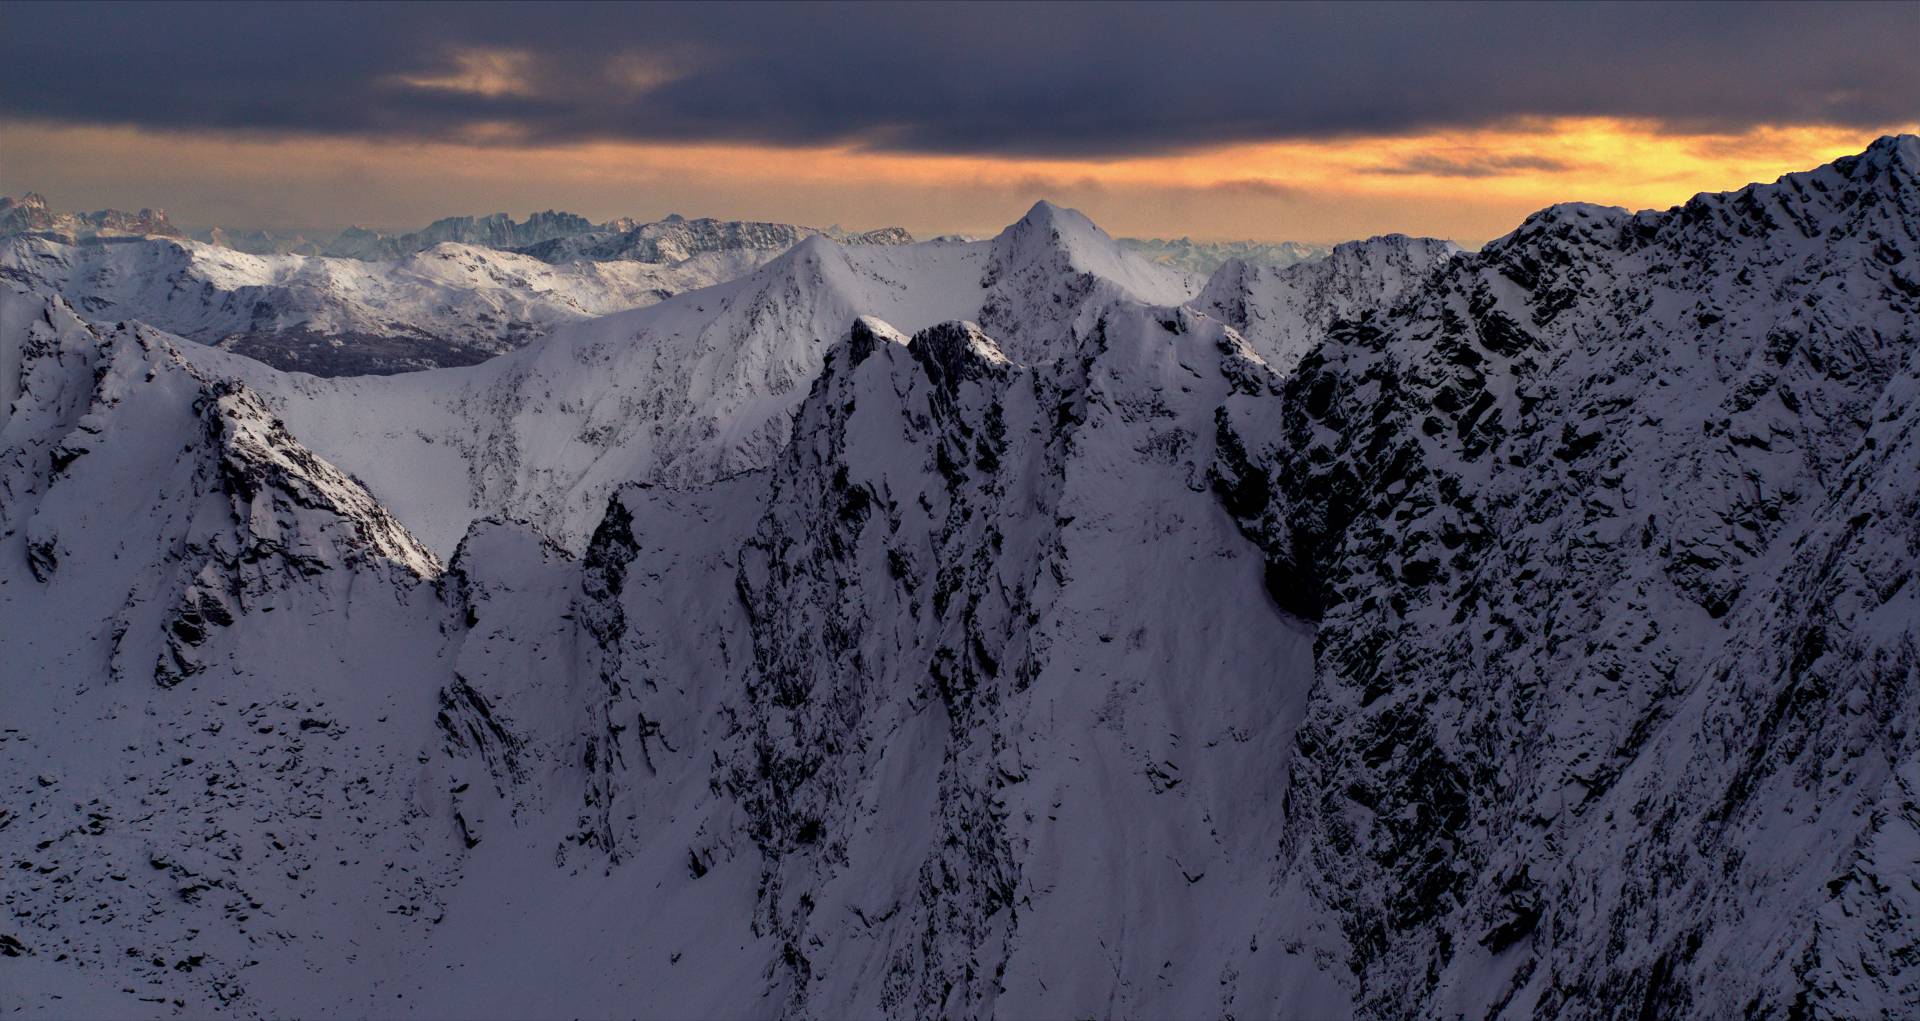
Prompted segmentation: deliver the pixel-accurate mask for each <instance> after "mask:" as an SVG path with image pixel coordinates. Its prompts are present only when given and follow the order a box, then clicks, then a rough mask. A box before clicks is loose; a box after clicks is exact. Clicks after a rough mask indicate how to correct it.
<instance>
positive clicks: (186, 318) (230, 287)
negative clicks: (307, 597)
mask: <svg viewBox="0 0 1920 1021" xmlns="http://www.w3.org/2000/svg"><path fill="white" fill-rule="evenodd" d="M761 261H764V256H760V255H758V254H757V253H750V252H732V253H711V254H706V255H702V256H700V257H698V258H695V259H690V260H687V261H684V262H680V263H677V264H674V265H671V266H649V265H641V264H638V263H609V264H581V265H568V266H550V265H547V264H546V263H543V262H540V261H538V260H535V259H530V258H527V257H526V256H520V255H513V254H511V253H506V252H496V251H491V250H489V249H484V248H475V247H471V246H466V245H455V244H445V245H441V246H438V247H435V248H432V249H429V250H427V251H424V252H420V253H418V254H415V255H410V256H407V257H405V258H403V259H399V260H398V261H394V262H362V261H359V260H353V259H331V258H313V257H307V256H298V255H279V256H256V255H246V254H243V253H240V252H235V251H231V250H228V249H223V248H218V247H215V246H212V245H204V244H201V243H199V242H195V241H185V240H173V239H162V238H118V239H111V240H105V241H98V242H94V243H89V244H82V245H67V244H62V243H60V242H57V241H52V240H48V239H46V238H41V237H33V236H21V237H14V238H9V239H7V240H5V241H0V277H4V278H6V279H7V280H10V281H12V282H14V283H15V284H16V285H18V286H20V287H23V288H25V289H26V290H27V291H29V292H31V293H33V294H36V295H41V296H52V295H59V296H61V297H62V298H65V299H66V301H67V302H68V304H70V305H71V306H73V308H74V309H75V310H76V311H78V312H79V313H80V314H81V315H82V316H84V317H86V318H87V319H89V320H90V321H93V322H96V323H105V324H111V323H116V322H120V321H127V320H135V319H137V320H140V321H142V322H146V323H148V324H150V325H153V326H157V327H159V328H161V329H164V330H166V331H168V332H170V333H174V334H177V335H179V336H182V337H186V338H188V339H191V340H196V341H200V342H201V343H205V344H217V345H219V346H222V347H225V348H228V349H230V350H234V351H238V352H240V353H242V354H245V355H248V356H250V357H253V358H257V359H259V360H261V361H264V362H266V363H268V364H270V365H274V366H276V367H279V368H283V369H290V370H296V369H297V370H300V371H305V372H312V373H316V374H319V375H352V374H359V373H366V372H398V371H407V370H411V369H420V368H431V367H433V366H436V365H463V364H471V363H473V362H477V361H481V360H483V359H486V358H489V357H492V356H493V355H496V354H499V353H500V352H503V351H508V350H511V349H513V348H517V347H521V346H524V345H525V344H526V343H528V342H529V341H531V340H533V339H535V338H537V337H540V336H542V335H544V334H545V333H547V332H549V331H551V330H552V329H553V328H554V327H556V326H558V325H560V324H563V323H568V322H575V321H579V320H584V319H589V318H593V317H595V316H601V315H606V314H608V313H610V312H617V311H621V310H623V309H629V308H635V307H639V306H642V305H649V304H652V303H653V302H656V301H658V300H660V299H661V298H663V297H666V296H667V295H669V294H673V293H677V292H679V291H684V290H689V289H693V288H699V287H705V286H708V285H711V284H713V283H717V282H719V281H722V280H727V279H731V278H733V277H735V276H738V275H739V274H741V273H744V272H747V271H748V270H750V269H752V268H753V267H754V266H756V265H758V264H759V263H760V262H761Z"/></svg>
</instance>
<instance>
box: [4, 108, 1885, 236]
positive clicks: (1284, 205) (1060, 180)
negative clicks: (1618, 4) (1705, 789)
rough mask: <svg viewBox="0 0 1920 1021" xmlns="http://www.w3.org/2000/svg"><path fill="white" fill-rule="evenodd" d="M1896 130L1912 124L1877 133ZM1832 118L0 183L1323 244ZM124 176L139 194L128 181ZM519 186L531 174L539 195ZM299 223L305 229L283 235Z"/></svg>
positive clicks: (1689, 166)
mask: <svg viewBox="0 0 1920 1021" xmlns="http://www.w3.org/2000/svg"><path fill="white" fill-rule="evenodd" d="M1889 128H1890V129H1893V130H1903V131H1911V130H1914V126H1913V125H1911V124H1908V125H1889ZM1875 134H1876V132H1875V131H1871V130H1861V129H1858V128H1846V127H1830V126H1805V125H1802V126H1791V127H1762V128H1755V129H1751V130H1747V131H1742V132H1738V133H1726V134H1687V133H1680V132H1676V131H1672V130H1663V129H1662V127H1661V126H1660V125H1657V124H1653V123H1649V122H1641V121H1632V120H1624V119H1617V118H1557V119H1547V118H1532V119H1526V120H1520V121H1515V122H1512V123H1507V124H1503V125H1500V126H1497V127H1490V128H1484V129H1475V130H1455V131H1434V132H1427V133H1421V134H1411V135H1393V136H1349V137H1340V138H1333V139H1324V140H1294V141H1274V142H1260V143H1245V144H1235V145H1227V146H1219V147H1211V148H1205V149H1197V150H1193V151H1187V152H1180V153H1172V154H1156V155H1145V156H1134V157H1120V158H1108V159H1070V158H1057V157H1056V158H1022V157H1014V156H987V155H943V154H913V153H898V152H884V151H877V150H873V149H870V148H864V147H862V146H859V145H835V146H814V147H776V146H770V145H764V144H758V145H756V144H742V143H719V142H699V143H691V142H690V143H632V142H599V143H582V144H573V145H565V146H554V147H528V146H513V145H506V146H493V145H484V144H481V142H482V141H483V140H478V139H476V140H474V141H473V142H472V143H469V144H461V143H455V142H405V143H402V142H393V141H387V140H379V141H375V140H369V139H363V138H355V137H334V138H328V137H312V136H300V137H271V136H265V135H260V134H251V135H249V134H218V133H211V132H166V131H154V130H146V129H136V128H124V127H92V126H87V127H82V126H60V125H46V124H39V123H32V122H12V123H5V124H0V138H4V140H5V144H6V148H7V150H8V152H7V158H6V159H5V160H4V162H0V191H7V190H14V191H17V190H23V189H26V188H36V189H38V190H41V191H43V192H46V193H47V194H48V195H49V196H50V197H51V198H52V199H53V200H54V201H56V202H57V203H62V202H63V203H66V204H69V205H74V206H97V205H114V204H119V205H126V206H133V207H138V206H140V205H144V204H158V203H160V202H165V203H167V204H168V205H169V208H170V211H171V212H172V213H173V215H174V216H175V218H176V219H178V220H180V221H182V222H185V223H189V224H205V223H246V224H259V225H262V226H311V225H314V224H323V225H324V224H340V225H345V224H349V223H352V224H359V225H362V226H378V227H389V226H411V225H417V224H418V223H423V222H426V221H427V220H430V219H433V218H435V217H438V216H444V215H452V214H455V213H459V212H466V211H472V210H476V209H483V210H493V209H502V210H507V211H511V212H514V213H517V214H524V213H526V212H529V211H531V210H533V209H535V208H547V207H549V206H555V207H559V208H569V209H575V210H577V211H579V212H582V213H583V214H585V215H588V216H592V217H611V216H618V215H633V216H659V215H664V214H666V213H668V212H673V211H680V212H685V213H688V214H690V215H712V216H725V217H739V218H747V219H788V220H797V221H801V222H817V223H822V224H825V223H829V222H845V223H846V224H847V225H848V226H877V225H881V224H899V225H902V226H905V227H907V228H908V229H910V230H912V231H914V232H915V233H916V234H922V235H929V236H930V235H934V234H940V233H947V232H964V233H987V232H991V231H994V230H997V229H998V228H999V227H1001V226H1003V225H1004V224H1005V223H1006V222H1007V221H1009V220H1011V219H1012V218H1014V217H1016V216H1018V215H1019V213H1020V211H1021V210H1023V209H1025V208H1026V206H1027V205H1029V204H1031V203H1032V202H1033V201H1034V200H1035V199H1038V198H1049V199H1053V200H1055V201H1058V202H1062V203H1065V204H1069V205H1073V206H1077V207H1079V208H1082V209H1084V210H1086V211H1087V212H1088V214H1089V215H1091V216H1093V217H1094V219H1095V220H1096V222H1099V223H1100V224H1102V225H1103V226H1104V227H1106V229H1108V230H1109V231H1110V232H1112V233H1115V234H1123V235H1135V236H1178V235H1191V236H1194V237H1198V238H1218V239H1228V238H1232V239H1238V238H1253V239H1294V240H1307V241H1338V240H1343V239H1347V238H1353V237H1364V236H1368V235H1371V234H1376V233H1382V232H1388V231H1399V232H1403V233H1415V234H1430V235H1435V236H1443V237H1451V238H1454V239H1456V240H1459V241H1461V242H1462V243H1465V244H1479V243H1481V242H1484V241H1486V240H1488V239H1490V238H1493V237H1497V236H1499V235H1500V234H1503V233H1505V232H1506V231H1507V230H1510V229H1511V228H1512V227H1513V226H1514V225H1516V224H1517V223H1518V222H1519V220H1520V219H1521V218H1523V217H1524V216H1525V215H1526V214H1527V213H1529V212H1531V211H1533V210H1535V209H1537V208H1540V207H1542V206H1544V205H1547V204H1550V203H1553V202H1558V201H1568V200H1578V201H1589V202H1597V203H1602V204H1606V205H1620V206H1626V207H1629V208H1634V209H1640V208H1661V207H1666V206H1669V205H1673V204H1676V203H1680V202H1684V201H1685V200H1686V199H1687V198H1689V197H1690V196H1692V195H1693V194H1695V193H1697V192H1701V191H1718V190H1726V189H1730V188H1737V187H1739V186H1741V185H1743V184H1746V183H1748V182H1752V181H1770V180H1773V179H1774V178H1775V177H1778V176H1779V175H1780V174H1782V173H1786V172H1788V171H1790V170H1794V169H1797V168H1805V167H1809V166H1815V165H1818V164H1820V163H1823V162H1826V161H1828V160H1831V159H1833V158H1835V157H1838V156H1842V155H1845V154H1847V153H1850V152H1857V151H1859V150H1860V149H1861V148H1862V147H1864V146H1865V145H1866V143H1868V142H1870V141H1872V139H1873V137H1874V136H1875ZM129 165H137V166H138V167H139V168H140V181H139V183H138V184H137V185H136V184H134V183H132V182H130V181H128V180H127V177H126V171H125V168H126V167H128V166H129ZM534 182H538V183H537V184H535V183H534ZM289 210H298V211H299V213H300V214H301V215H304V216H305V217H306V218H307V220H308V222H290V221H289V218H290V217H291V216H292V214H290V213H289V212H288V211H289Z"/></svg>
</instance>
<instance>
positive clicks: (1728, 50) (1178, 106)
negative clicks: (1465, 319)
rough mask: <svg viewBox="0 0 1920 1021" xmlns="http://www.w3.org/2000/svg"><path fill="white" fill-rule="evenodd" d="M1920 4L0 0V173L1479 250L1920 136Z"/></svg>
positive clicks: (385, 219)
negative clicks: (1562, 217) (1554, 226)
mask: <svg viewBox="0 0 1920 1021" xmlns="http://www.w3.org/2000/svg"><path fill="white" fill-rule="evenodd" d="M1916 51H1920V2H1895V3H1872V4H1843V3H1821V4H1784V3H1783V4H1746V5H1721V4H1704V5H1695V4H1664V5H1652V4H1628V5H1616V4H1552V5H1549V4H1486V5H1482V4H1457V5H1442V4H1339V5H1320V4H1285V5H1279V4H1268V5H1241V4H1199V3H1183V4H1164V5H1156V4H1128V5H1079V4H1068V3H1050V4H1040V5H1000V4H952V5H947V4H901V5H881V4H856V5H803V4H790V5H754V6H728V5H721V4H701V5H688V6H679V5H648V6H626V5H612V4H589V5H570V4H537V5H535V4H527V5H510V4H482V5H466V4H454V3H440V4H420V5H386V4H318V5H307V4H283V3H273V4H247V3H210V4H200V3H190V4H169V3H141V4H131V5H125V4H92V3H77V2H68V3H57V4H56V3H19V2H12V0H7V2H0V193H6V194H15V195H17V194H19V193H21V192H24V191H29V190H32V191H38V192H40V193H42V194H44V195H46V196H47V197H48V199H49V200H50V201H51V202H52V203H53V204H54V205H55V206H56V207H60V208H86V209H93V208H100V207H106V206H115V207H121V208H138V207H140V206H155V207H162V208H165V209H167V210H168V211H169V212H170V213H171V214H172V215H173V218H174V219H175V221H176V222H179V223H181V224H183V225H186V226H189V227H204V226H211V225H216V224H218V225H222V226H229V227H281V228H304V229H309V230H333V229H338V228H340V227H344V226H346V225H348V224H358V225H361V226H368V227H381V228H411V227H418V226H421V225H423V224H425V223H426V222H428V221H430V220H432V219H435V218H437V217H440V216H448V215H458V214H469V213H486V212H492V211H495V210H500V211H506V212H509V213H513V214H514V215H516V216H524V215H526V214H527V213H529V212H532V211H534V210H539V209H547V208H559V209H566V210H570V211H573V212H578V213H581V214H584V215H587V216H589V217H592V218H594V219H606V218H611V217H614V216H634V217H638V218H643V219H653V218H657V217H660V216H664V215H666V214H667V213H670V212H678V213H682V214H684V215H689V216H717V217H723V218H737V219H766V220H778V221H784V222H794V223H803V224H811V225H819V226H824V225H827V224H832V223H838V224H841V225H844V226H846V227H850V228H870V227H878V226H887V225H900V226H905V227H907V228H908V229H910V230H912V231H914V232H915V233H916V234H920V235H934V234H940V233H947V232H959V233H974V234H984V233H991V232H993V231H995V230H997V229H998V228H999V227H1001V226H1003V225H1004V224H1006V223H1007V222H1010V221H1011V220H1013V219H1015V218H1017V217H1018V216H1019V215H1020V214H1021V213H1022V212H1023V211H1024V210H1025V209H1026V208H1027V207H1028V206H1029V205H1031V204H1032V203H1033V201H1035V200H1036V199H1040V198H1047V199H1051V200H1053V201H1055V202H1058V203H1061V204H1064V205H1070V206H1074V207H1077V208H1080V209H1083V210H1085V211H1086V212H1087V213H1088V214H1089V215H1090V216H1092V217H1093V218H1094V220H1095V221H1096V222H1098V223H1100V224H1101V225H1102V226H1103V227H1105V228H1106V229H1108V230H1109V231H1110V232H1112V233H1115V234H1122V235H1134V236H1160V237H1176V236H1183V235H1186V236H1193V237H1196V238H1203V239H1242V238H1245V239H1256V240H1283V239H1291V240H1303V241H1336V240H1342V239H1346V238H1352V237H1364V236H1368V235H1371V234H1377V233H1383V232H1387V231H1402V232H1405V233H1413V234H1431V235H1437V236H1443V237H1452V238H1455V239H1456V240H1460V241H1462V242H1463V243H1468V244H1478V243H1481V242H1484V241H1485V240H1487V239H1489V238H1492V237H1496V236H1498V235H1500V234H1503V233H1505V232H1507V231H1508V230H1510V229H1512V228H1513V227H1514V226H1515V225H1516V224H1517V223H1518V222H1519V221H1520V220H1521V219H1522V218H1523V217H1524V216H1525V215H1526V214H1527V213H1529V212H1531V211H1532V210H1534V209H1537V208H1539V207H1541V206H1544V205H1547V204H1549V203H1552V202H1557V201H1571V200H1578V201H1589V202H1599V203H1603V204H1608V205H1624V206H1627V207H1629V208H1636V209H1638V208H1648V207H1665V206H1669V205H1673V204H1676V203H1679V202H1683V201H1685V200H1686V199H1687V198H1689V197H1690V196H1692V195H1693V194H1695V193H1697V192H1701V191H1720V190H1727V189H1731V188H1737V187H1739V186H1741V185H1743V184H1746V183H1748V182H1750V181H1755V180H1772V179H1773V178H1775V177H1778V176H1779V175H1780V174H1783V173H1787V172H1790V171H1794V170H1803V169H1807V168H1810V167H1813V166H1816V165H1818V164H1820V163H1823V162H1826V161H1828V160H1831V159H1833V158H1835V157H1838V156H1842V155H1846V154H1848V153H1852V152H1858V151H1860V150H1861V149H1863V148H1865V147H1866V145H1867V143H1869V142H1871V141H1872V140H1873V139H1874V138H1875V137H1878V136H1879V135H1882V134H1887V133H1890V132H1898V131H1914V130H1916V129H1920V101H1916V99H1915V97H1920V60H1915V59H1914V57H1913V54H1914V53H1915V52H1916Z"/></svg>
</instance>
